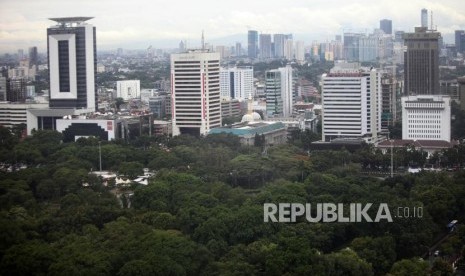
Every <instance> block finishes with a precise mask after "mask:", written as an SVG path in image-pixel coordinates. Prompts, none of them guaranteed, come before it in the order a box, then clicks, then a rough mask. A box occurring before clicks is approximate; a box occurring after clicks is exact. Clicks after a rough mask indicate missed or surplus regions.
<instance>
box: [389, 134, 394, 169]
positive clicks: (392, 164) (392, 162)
mask: <svg viewBox="0 0 465 276" xmlns="http://www.w3.org/2000/svg"><path fill="white" fill-rule="evenodd" d="M389 142H391V178H392V177H393V176H394V159H393V154H392V149H393V147H394V145H393V143H394V140H392V139H391V140H389Z"/></svg>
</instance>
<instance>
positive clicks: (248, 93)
mask: <svg viewBox="0 0 465 276" xmlns="http://www.w3.org/2000/svg"><path fill="white" fill-rule="evenodd" d="M253 89H254V84H253V67H252V66H247V67H232V68H221V70H220V92H221V97H224V98H228V99H238V100H245V99H247V98H249V97H253V96H254V95H253Z"/></svg>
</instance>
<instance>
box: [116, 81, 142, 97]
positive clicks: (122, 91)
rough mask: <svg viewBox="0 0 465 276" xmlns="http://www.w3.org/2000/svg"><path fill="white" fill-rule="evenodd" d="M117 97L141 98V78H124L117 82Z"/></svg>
mask: <svg viewBox="0 0 465 276" xmlns="http://www.w3.org/2000/svg"><path fill="white" fill-rule="evenodd" d="M116 97H117V98H123V100H125V101H127V100H129V99H140V80H124V81H117V82H116Z"/></svg>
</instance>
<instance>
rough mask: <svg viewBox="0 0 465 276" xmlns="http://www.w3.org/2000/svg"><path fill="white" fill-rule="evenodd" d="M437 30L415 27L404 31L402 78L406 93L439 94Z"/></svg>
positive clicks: (438, 36) (438, 34)
mask: <svg viewBox="0 0 465 276" xmlns="http://www.w3.org/2000/svg"><path fill="white" fill-rule="evenodd" d="M440 37H441V34H440V33H438V32H433V31H431V32H428V31H427V29H426V28H419V27H417V28H415V32H414V33H405V34H404V35H403V39H404V41H405V46H406V47H407V50H406V51H405V54H404V66H405V68H404V80H405V94H406V95H425V94H427V95H438V94H439V51H440V48H439V38H440Z"/></svg>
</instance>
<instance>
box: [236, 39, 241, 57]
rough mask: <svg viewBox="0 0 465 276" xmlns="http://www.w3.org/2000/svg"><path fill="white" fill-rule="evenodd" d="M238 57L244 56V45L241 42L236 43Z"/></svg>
mask: <svg viewBox="0 0 465 276" xmlns="http://www.w3.org/2000/svg"><path fill="white" fill-rule="evenodd" d="M235 50H236V57H240V56H242V45H241V43H240V42H236V48H235Z"/></svg>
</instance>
